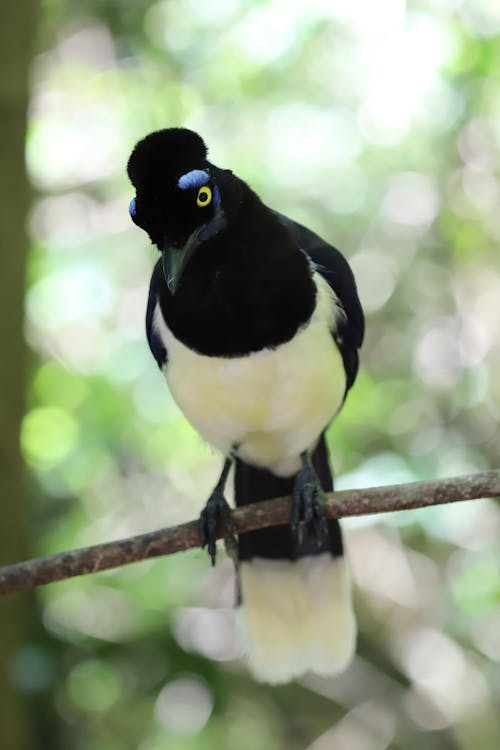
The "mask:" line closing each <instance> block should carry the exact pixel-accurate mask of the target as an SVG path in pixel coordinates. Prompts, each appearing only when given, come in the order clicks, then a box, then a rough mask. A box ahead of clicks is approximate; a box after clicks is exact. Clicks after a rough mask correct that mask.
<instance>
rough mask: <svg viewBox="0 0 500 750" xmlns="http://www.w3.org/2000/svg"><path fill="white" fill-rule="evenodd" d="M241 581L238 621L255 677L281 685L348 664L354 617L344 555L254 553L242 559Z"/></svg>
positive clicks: (354, 632) (353, 631)
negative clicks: (296, 556)
mask: <svg viewBox="0 0 500 750" xmlns="http://www.w3.org/2000/svg"><path fill="white" fill-rule="evenodd" d="M240 581H241V592H242V605H241V606H240V607H238V610H237V622H238V625H239V629H240V632H241V635H242V640H243V649H244V652H245V655H246V659H247V661H248V666H249V669H250V670H251V672H252V673H253V675H254V677H255V678H256V679H258V680H261V681H264V682H270V683H272V684H277V683H281V682H288V681H289V680H290V679H293V678H294V677H297V676H299V675H301V674H303V673H304V672H306V671H309V670H310V671H312V672H316V673H317V674H321V675H331V674H336V673H338V672H341V671H343V670H344V669H345V668H346V666H347V665H348V663H349V661H350V660H351V658H352V655H353V653H354V648H355V642H356V622H355V619H354V613H353V610H352V602H351V589H350V582H349V576H348V572H347V567H346V563H345V560H344V558H343V557H337V558H332V556H331V555H330V553H328V552H325V553H323V554H320V555H315V556H310V557H303V558H301V559H299V560H297V561H295V562H291V561H285V560H267V559H264V558H253V559H252V560H251V561H244V562H242V563H241V565H240Z"/></svg>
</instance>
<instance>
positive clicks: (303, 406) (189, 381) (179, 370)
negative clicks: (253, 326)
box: [154, 274, 346, 476]
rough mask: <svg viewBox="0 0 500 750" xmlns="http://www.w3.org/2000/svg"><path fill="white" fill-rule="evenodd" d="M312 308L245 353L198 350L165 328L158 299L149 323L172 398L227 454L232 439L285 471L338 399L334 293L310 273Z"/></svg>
mask: <svg viewBox="0 0 500 750" xmlns="http://www.w3.org/2000/svg"><path fill="white" fill-rule="evenodd" d="M314 280H315V283H316V286H317V289H318V293H317V303H316V308H315V310H314V313H313V315H312V317H311V319H310V321H309V322H308V323H307V325H306V326H304V327H303V328H302V329H301V330H299V332H298V333H297V334H296V335H295V336H294V337H293V339H292V340H291V341H288V342H287V343H285V344H282V345H281V346H278V347H276V348H275V349H264V350H262V351H260V352H256V353H253V354H250V355H248V356H244V357H234V358H225V357H208V356H204V355H201V354H197V353H196V352H193V351H192V350H190V349H189V348H188V347H187V346H185V345H184V344H183V343H182V342H180V341H179V340H178V339H177V338H176V337H175V336H174V335H173V334H172V332H171V331H170V330H169V328H168V327H167V325H166V324H165V321H164V319H163V316H162V314H161V310H160V307H159V305H157V308H156V310H155V315H154V325H155V328H156V331H157V332H158V334H159V335H160V336H161V338H162V339H163V341H164V344H165V347H166V349H167V352H168V365H167V367H166V370H165V372H166V378H167V382H168V385H169V388H170V391H171V393H172V396H173V397H174V399H175V401H176V402H177V403H178V405H179V407H180V408H181V410H182V411H183V412H184V414H185V415H186V417H187V418H188V420H189V421H190V422H191V423H192V425H193V426H194V427H195V428H196V429H197V430H198V432H199V433H200V435H201V436H202V437H203V438H205V440H207V442H209V443H211V444H212V445H214V446H215V447H216V448H218V449H219V450H221V451H222V452H223V453H224V454H226V455H227V454H228V453H229V452H230V450H231V449H232V447H233V446H235V445H237V446H238V449H237V453H238V455H239V456H240V457H241V458H242V459H244V460H245V461H247V462H248V463H251V464H254V465H256V466H263V467H266V468H268V469H270V470H271V471H272V472H274V473H275V474H277V475H278V476H290V475H291V474H294V473H296V472H297V471H298V469H299V468H300V462H299V456H300V454H301V453H302V452H303V451H305V450H307V449H309V448H311V447H312V446H313V445H314V444H315V443H316V441H317V439H318V435H320V434H321V432H322V431H323V430H324V428H325V427H326V426H327V425H328V423H329V422H330V421H331V420H332V419H333V417H334V416H335V414H336V412H337V411H338V409H339V408H340V406H341V404H342V400H343V397H344V391H345V384H346V378H345V371H344V366H343V362H342V357H341V354H340V352H339V350H338V348H337V346H336V344H335V342H334V340H333V337H332V331H333V330H335V327H336V321H337V319H338V316H340V315H342V311H341V309H340V308H339V307H338V306H337V299H336V297H335V295H334V293H333V291H332V290H331V288H330V286H329V285H328V284H327V282H326V281H325V280H324V279H323V278H322V277H321V276H319V275H318V274H314Z"/></svg>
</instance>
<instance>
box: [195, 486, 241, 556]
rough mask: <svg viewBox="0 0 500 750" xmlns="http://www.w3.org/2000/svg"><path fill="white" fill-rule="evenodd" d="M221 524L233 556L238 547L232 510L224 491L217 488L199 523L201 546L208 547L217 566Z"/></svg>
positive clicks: (201, 514) (227, 547) (227, 545)
mask: <svg viewBox="0 0 500 750" xmlns="http://www.w3.org/2000/svg"><path fill="white" fill-rule="evenodd" d="M219 524H220V525H221V526H222V528H223V529H224V537H225V542H226V549H227V550H228V552H229V553H230V554H231V551H232V550H234V549H235V547H236V545H237V541H236V537H235V534H234V526H233V519H232V516H231V508H230V506H229V504H228V502H227V500H226V498H225V497H224V495H223V494H222V491H221V490H219V489H217V488H216V489H215V490H214V491H213V492H212V494H211V495H210V497H209V498H208V500H207V503H206V505H205V507H204V508H203V510H202V511H201V513H200V518H199V521H198V534H199V537H200V545H201V546H202V547H207V550H208V554H209V556H210V559H211V561H212V565H215V558H216V554H217V548H216V540H217V528H218V527H219Z"/></svg>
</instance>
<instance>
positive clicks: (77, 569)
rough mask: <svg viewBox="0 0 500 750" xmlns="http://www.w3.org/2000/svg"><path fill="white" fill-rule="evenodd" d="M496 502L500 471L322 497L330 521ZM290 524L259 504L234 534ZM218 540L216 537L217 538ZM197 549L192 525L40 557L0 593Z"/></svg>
mask: <svg viewBox="0 0 500 750" xmlns="http://www.w3.org/2000/svg"><path fill="white" fill-rule="evenodd" d="M499 496H500V470H495V471H487V472H482V473H479V474H471V475H468V476H462V477H452V478H449V479H442V480H436V481H430V482H413V483H411V484H400V485H391V486H387V487H371V488H369V489H362V490H344V491H339V492H333V493H329V494H328V495H327V496H326V513H327V515H328V516H329V517H330V518H345V517H348V516H362V515H368V514H372V513H386V512H388V511H397V510H411V509H414V508H426V507H429V506H431V505H441V504H443V503H454V502H460V501H462V500H476V499H479V498H487V497H490V498H491V497H499ZM289 520H290V499H289V498H277V499H275V500H264V501H263V502H260V503H254V504H252V505H247V506H245V507H243V508H238V509H236V510H235V511H234V512H233V521H234V526H235V530H236V532H237V533H238V534H240V533H242V532H243V531H252V530H253V529H261V528H264V527H266V526H277V525H280V524H286V523H288V522H289ZM221 536H222V534H221V533H219V534H218V537H219V538H220V537H221ZM197 546H199V539H198V525H197V521H190V522H189V523H183V524H181V525H180V526H174V527H171V528H168V529H159V530H158V531H151V532H149V533H147V534H139V535H137V536H132V537H129V538H127V539H119V540H117V541H115V542H108V543H107V544H96V545H94V546H92V547H84V548H82V549H76V550H72V551H70V552H61V553H59V554H56V555H51V556H50V557H39V558H35V559H34V560H27V561H25V562H20V563H14V564H13V565H6V566H5V567H3V568H0V593H2V594H7V593H10V592H14V591H21V590H23V589H32V588H35V587H36V586H41V585H43V584H46V583H53V582H55V581H61V580H63V579H65V578H72V577H73V576H79V575H85V574H87V573H96V572H97V571H99V570H107V569H109V568H115V567H117V566H120V565H128V564H129V563H133V562H137V561H139V560H145V559H147V558H151V557H159V556H160V555H171V554H173V553H174V552H180V551H181V550H186V549H189V548H191V547H197Z"/></svg>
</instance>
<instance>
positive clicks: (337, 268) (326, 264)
mask: <svg viewBox="0 0 500 750" xmlns="http://www.w3.org/2000/svg"><path fill="white" fill-rule="evenodd" d="M277 216H278V218H279V219H280V221H281V222H282V223H283V224H285V225H286V226H287V227H288V228H289V229H290V231H291V232H292V234H293V235H294V237H295V238H296V240H297V242H298V244H299V246H300V247H301V248H302V250H303V251H304V252H305V253H306V254H307V255H308V256H309V257H310V259H311V260H312V262H313V263H314V265H315V268H316V271H317V272H318V273H319V274H321V276H323V278H324V279H325V280H326V281H327V282H328V284H329V285H330V287H331V288H332V290H333V291H334V292H335V295H336V297H337V299H338V301H339V302H340V304H341V305H342V308H343V310H344V312H345V319H344V320H343V321H341V322H339V323H338V326H337V329H336V330H335V331H334V333H333V335H334V338H335V341H336V343H337V346H338V347H339V349H340V352H341V354H342V358H343V360H344V367H345V371H346V376H347V385H346V393H347V391H348V390H349V388H350V387H351V385H352V384H353V383H354V380H355V378H356V374H357V371H358V362H359V359H358V349H359V348H360V346H361V344H362V342H363V335H364V330H365V321H364V315H363V310H362V308H361V303H360V301H359V297H358V292H357V289H356V282H355V280H354V275H353V273H352V271H351V268H350V267H349V264H348V262H347V261H346V259H345V258H344V256H343V255H342V253H340V252H339V251H338V250H337V249H336V248H335V247H333V246H332V245H329V244H328V243H327V242H325V241H324V240H323V239H321V237H319V236H318V235H317V234H315V233H314V232H311V231H310V230H309V229H307V228H306V227H304V226H302V225H301V224H297V222H295V221H293V220H292V219H289V218H288V217H287V216H283V215H282V214H277Z"/></svg>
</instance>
